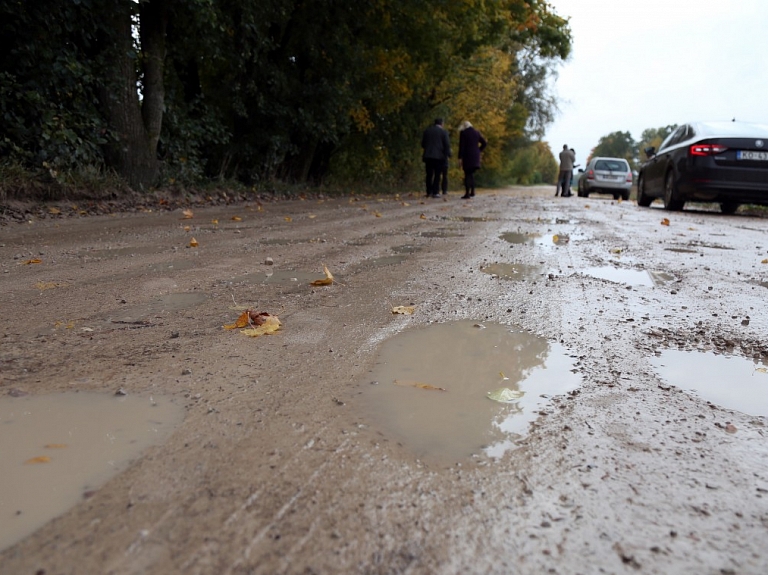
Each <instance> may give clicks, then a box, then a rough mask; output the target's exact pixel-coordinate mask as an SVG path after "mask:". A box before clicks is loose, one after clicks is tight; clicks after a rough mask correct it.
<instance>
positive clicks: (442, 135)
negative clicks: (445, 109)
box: [421, 118, 451, 198]
mask: <svg viewBox="0 0 768 575" xmlns="http://www.w3.org/2000/svg"><path fill="white" fill-rule="evenodd" d="M421 147H422V149H423V150H424V153H423V154H422V156H421V159H422V160H423V161H424V166H425V168H426V172H427V179H426V183H427V197H428V198H439V197H440V194H439V191H440V174H441V173H442V172H443V166H444V165H445V164H446V163H447V162H448V158H450V157H451V140H450V138H449V137H448V132H447V130H445V129H444V128H443V119H442V118H436V119H435V123H434V124H432V125H431V126H430V127H429V128H427V129H426V130H424V134H423V135H422V136H421ZM446 185H447V182H446Z"/></svg>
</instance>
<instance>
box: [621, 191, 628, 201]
mask: <svg viewBox="0 0 768 575" xmlns="http://www.w3.org/2000/svg"><path fill="white" fill-rule="evenodd" d="M621 199H622V200H624V201H625V202H626V201H627V200H628V199H629V190H627V191H626V192H621Z"/></svg>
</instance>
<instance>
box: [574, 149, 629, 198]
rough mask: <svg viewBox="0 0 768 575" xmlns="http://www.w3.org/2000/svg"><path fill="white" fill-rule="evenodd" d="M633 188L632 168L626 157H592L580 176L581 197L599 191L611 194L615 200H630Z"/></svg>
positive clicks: (599, 192)
mask: <svg viewBox="0 0 768 575" xmlns="http://www.w3.org/2000/svg"><path fill="white" fill-rule="evenodd" d="M579 172H582V170H579ZM631 190H632V170H631V169H630V168H629V163H628V162H627V160H625V159H624V158H602V157H598V158H592V159H591V160H590V161H589V163H588V164H587V167H586V168H584V170H583V172H582V173H581V175H580V177H579V188H578V194H579V197H580V198H588V197H589V194H593V193H597V194H611V195H613V199H615V200H618V199H619V198H621V199H623V200H628V199H629V192H630V191H631Z"/></svg>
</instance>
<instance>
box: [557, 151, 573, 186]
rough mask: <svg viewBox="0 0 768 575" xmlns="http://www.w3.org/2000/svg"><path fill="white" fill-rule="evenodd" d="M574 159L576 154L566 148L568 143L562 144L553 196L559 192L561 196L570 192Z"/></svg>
mask: <svg viewBox="0 0 768 575" xmlns="http://www.w3.org/2000/svg"><path fill="white" fill-rule="evenodd" d="M575 160H576V154H575V153H574V152H573V150H569V149H568V144H563V150H562V151H561V152H560V173H559V174H558V177H557V188H556V189H555V196H557V193H558V192H560V195H562V196H563V197H568V196H570V195H572V194H571V175H572V173H573V162H574V161H575Z"/></svg>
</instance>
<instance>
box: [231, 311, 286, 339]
mask: <svg viewBox="0 0 768 575" xmlns="http://www.w3.org/2000/svg"><path fill="white" fill-rule="evenodd" d="M259 317H260V318H261V325H259V326H258V327H252V328H248V329H243V330H240V333H242V334H243V335H247V336H248V337H259V336H260V335H270V334H273V333H275V332H276V331H277V330H279V329H280V325H281V324H280V320H279V319H277V316H274V315H269V314H268V313H266V312H261V314H259Z"/></svg>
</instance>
